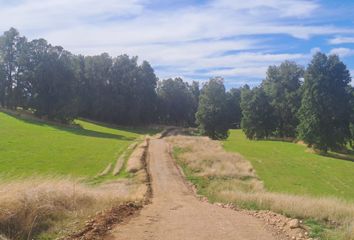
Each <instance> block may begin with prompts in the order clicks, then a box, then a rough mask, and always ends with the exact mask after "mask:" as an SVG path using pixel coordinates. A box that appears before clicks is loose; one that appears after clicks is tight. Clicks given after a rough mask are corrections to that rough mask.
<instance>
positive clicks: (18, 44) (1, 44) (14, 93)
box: [0, 28, 27, 108]
mask: <svg viewBox="0 0 354 240" xmlns="http://www.w3.org/2000/svg"><path fill="white" fill-rule="evenodd" d="M26 43H27V40H26V38H25V37H21V36H20V34H19V32H18V31H17V30H16V29H14V28H10V30H8V31H6V32H4V34H3V35H2V36H1V37H0V55H1V59H2V60H1V64H2V66H1V69H2V70H3V71H4V72H3V73H4V75H3V80H2V90H1V92H2V94H3V95H4V97H3V103H2V104H3V105H4V106H5V107H8V108H15V107H16V106H17V105H19V103H18V102H17V100H18V99H19V98H21V97H22V96H21V95H22V93H23V91H22V90H23V89H22V88H21V86H22V84H21V82H20V76H21V73H22V71H23V65H21V58H22V57H23V50H24V49H25V48H26V46H25V45H26Z"/></svg>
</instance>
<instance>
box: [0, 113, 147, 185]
mask: <svg viewBox="0 0 354 240" xmlns="http://www.w3.org/2000/svg"><path fill="white" fill-rule="evenodd" d="M75 123H76V124H79V125H80V126H81V127H76V128H73V127H65V126H58V125H54V124H48V123H43V122H40V121H36V120H29V119H24V118H19V117H16V116H11V115H8V114H5V113H3V112H0V176H1V177H3V178H5V179H6V178H18V177H28V176H33V175H45V176H52V175H59V176H61V175H66V176H67V175H69V176H73V177H82V178H85V179H89V178H91V179H92V178H93V177H94V176H96V175H97V174H98V173H99V172H101V171H102V170H104V169H105V167H106V166H107V165H108V164H109V163H114V162H115V161H116V159H117V157H118V156H119V155H120V154H121V153H122V152H123V151H124V150H125V149H126V148H127V147H128V146H129V145H130V144H131V143H132V142H133V141H134V140H136V139H137V138H139V137H140V136H141V135H142V134H146V133H152V132H147V131H144V129H129V128H119V129H117V128H113V127H108V126H104V125H99V124H96V123H91V122H88V121H83V120H77V121H75Z"/></svg>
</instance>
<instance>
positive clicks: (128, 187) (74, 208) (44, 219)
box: [0, 112, 158, 240]
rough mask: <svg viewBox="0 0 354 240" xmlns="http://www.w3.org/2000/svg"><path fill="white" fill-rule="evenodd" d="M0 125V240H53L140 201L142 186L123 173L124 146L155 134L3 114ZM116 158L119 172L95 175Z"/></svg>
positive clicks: (132, 175) (148, 130) (129, 174)
mask: <svg viewBox="0 0 354 240" xmlns="http://www.w3.org/2000/svg"><path fill="white" fill-rule="evenodd" d="M0 125H1V127H0V136H1V138H0V239H3V238H2V237H3V236H6V237H7V238H9V239H16V240H17V239H41V240H44V239H45V240H47V239H57V237H60V236H65V235H66V234H68V233H69V232H71V231H73V230H75V229H77V228H80V227H82V226H84V225H85V221H86V220H87V218H88V217H89V216H93V215H95V214H96V212H100V211H102V210H105V209H110V208H111V207H115V206H117V205H120V204H123V203H125V202H130V201H142V200H143V198H144V195H145V193H146V184H145V182H144V181H142V180H141V179H142V177H141V176H139V178H138V177H136V176H135V175H134V174H131V173H129V172H127V171H126V165H127V161H128V159H129V157H130V155H131V153H132V152H133V149H129V148H128V146H129V145H131V144H132V143H135V142H137V143H139V142H141V141H142V136H143V135H145V134H153V133H156V132H158V130H153V129H143V128H137V129H134V128H125V127H116V126H111V125H106V124H101V123H97V122H90V121H86V120H76V121H75V125H73V126H66V125H60V124H56V123H48V122H45V121H42V120H38V119H36V118H34V117H32V116H28V117H27V116H22V115H17V114H13V113H10V114H8V113H3V112H0ZM123 152H125V155H124V158H122V161H124V163H123V167H122V169H121V171H119V173H118V174H117V175H116V176H113V174H112V171H111V170H110V171H108V172H107V174H105V175H102V172H103V171H104V169H106V168H107V166H108V165H109V164H111V165H112V166H114V165H115V164H116V162H117V158H118V156H120V155H121V154H122V153H123ZM100 173H101V176H98V175H100ZM143 180H144V179H143ZM4 239H6V238H4Z"/></svg>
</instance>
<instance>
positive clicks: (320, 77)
mask: <svg viewBox="0 0 354 240" xmlns="http://www.w3.org/2000/svg"><path fill="white" fill-rule="evenodd" d="M350 81H351V78H350V74H349V71H348V70H347V68H346V66H345V65H344V63H343V62H341V61H340V60H339V58H338V56H336V55H330V56H329V57H327V56H326V55H325V54H323V53H317V54H315V55H314V57H313V59H312V61H311V63H310V64H309V66H308V68H307V70H306V73H305V82H304V94H303V98H302V102H301V108H300V111H299V119H300V124H299V126H298V138H299V139H302V140H304V141H305V142H306V143H308V144H309V145H310V146H313V147H315V148H317V149H319V150H321V151H324V152H327V151H328V150H329V149H331V150H337V149H339V148H341V147H344V145H345V144H346V143H347V141H348V140H349V139H350V130H349V121H350V113H351V109H350V105H349V101H350V96H349V91H348V89H349V85H348V84H349V83H350Z"/></svg>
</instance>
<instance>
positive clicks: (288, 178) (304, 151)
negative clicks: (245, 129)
mask: <svg viewBox="0 0 354 240" xmlns="http://www.w3.org/2000/svg"><path fill="white" fill-rule="evenodd" d="M230 132H231V134H230V137H229V138H228V139H227V140H226V141H225V142H224V147H225V149H226V150H228V151H232V152H238V153H240V154H241V155H243V156H244V157H245V158H246V159H247V160H249V161H250V162H251V163H252V165H253V167H254V168H255V170H256V172H257V175H258V176H259V177H260V178H261V179H262V181H264V184H265V187H266V188H267V190H269V191H272V192H283V193H292V194H299V195H303V194H305V195H313V196H334V197H339V198H344V199H348V200H351V201H353V200H354V188H353V187H352V186H354V178H353V172H354V163H353V162H351V161H344V160H338V159H335V158H331V157H327V156H322V155H318V154H315V153H311V152H309V151H308V148H306V147H305V146H303V145H300V144H295V143H289V142H280V141H267V140H259V141H251V140H248V139H247V138H246V137H245V135H244V134H243V133H242V131H240V130H231V131H230Z"/></svg>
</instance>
